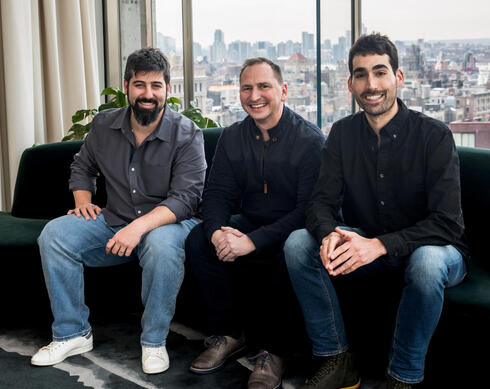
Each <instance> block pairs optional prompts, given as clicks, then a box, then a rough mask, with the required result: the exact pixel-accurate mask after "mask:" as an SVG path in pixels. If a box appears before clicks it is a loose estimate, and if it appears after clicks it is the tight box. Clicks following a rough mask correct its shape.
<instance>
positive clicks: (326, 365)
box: [306, 354, 340, 385]
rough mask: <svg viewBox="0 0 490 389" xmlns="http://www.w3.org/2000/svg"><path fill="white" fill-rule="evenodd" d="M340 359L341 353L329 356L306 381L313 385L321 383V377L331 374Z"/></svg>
mask: <svg viewBox="0 0 490 389" xmlns="http://www.w3.org/2000/svg"><path fill="white" fill-rule="evenodd" d="M339 359H340V354H339V355H333V356H331V357H327V360H326V361H325V362H323V363H322V364H321V365H320V367H319V369H318V370H317V371H316V373H315V375H314V376H313V377H311V378H310V379H308V380H307V381H306V384H311V385H317V384H319V383H320V381H321V379H322V378H323V377H324V376H325V375H327V374H329V373H330V372H331V371H332V370H333V369H334V368H335V366H337V364H338V361H339Z"/></svg>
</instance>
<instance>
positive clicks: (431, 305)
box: [284, 227, 466, 383]
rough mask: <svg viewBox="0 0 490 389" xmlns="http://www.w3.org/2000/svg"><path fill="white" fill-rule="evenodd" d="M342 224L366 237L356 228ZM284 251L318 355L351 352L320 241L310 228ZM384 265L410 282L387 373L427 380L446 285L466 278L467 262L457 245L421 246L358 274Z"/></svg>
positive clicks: (414, 380) (299, 232) (413, 380)
mask: <svg viewBox="0 0 490 389" xmlns="http://www.w3.org/2000/svg"><path fill="white" fill-rule="evenodd" d="M340 228H342V229H348V230H351V231H354V232H357V233H359V234H360V235H362V231H359V230H356V229H352V228H348V227H340ZM284 255H285V258H286V264H287V267H288V271H289V275H290V277H291V281H292V284H293V287H294V290H295V292H296V295H297V296H298V300H299V302H300V304H301V307H302V309H303V314H304V318H305V324H306V329H307V331H308V335H309V336H310V338H311V341H312V343H313V353H314V354H315V355H319V356H329V355H336V354H340V353H341V352H343V351H345V350H347V349H348V344H347V339H346V335H345V330H344V322H343V319H342V314H341V311H340V306H339V301H338V299H337V295H336V293H335V289H334V287H333V285H332V282H331V280H330V276H329V274H328V272H327V271H326V269H325V268H324V266H323V264H322V261H321V259H320V252H319V244H318V242H317V241H316V239H315V238H314V237H313V236H312V235H311V234H310V233H309V232H308V231H307V230H305V229H303V230H297V231H294V232H293V233H292V234H291V235H290V236H289V238H288V240H287V241H286V243H285V246H284ZM383 266H401V267H403V268H404V270H405V273H404V274H405V276H404V277H405V283H406V284H405V286H404V288H403V291H402V297H401V300H400V304H399V306H398V312H397V317H396V322H395V330H394V334H393V338H392V343H391V348H390V354H389V363H388V374H390V375H391V376H392V377H395V378H396V379H398V380H400V381H403V382H407V383H417V382H420V381H422V380H423V378H424V366H425V356H426V353H427V348H428V346H429V342H430V339H431V337H432V334H433V333H434V331H435V328H436V326H437V323H438V321H439V318H440V315H441V311H442V306H443V301H444V289H445V288H447V287H451V286H454V285H457V284H458V283H460V282H461V281H462V280H463V278H464V276H465V275H466V264H465V263H464V261H463V258H462V256H461V254H460V253H459V251H458V250H456V249H455V248H454V247H453V246H422V247H419V248H417V249H416V250H415V251H414V252H413V253H412V254H411V255H410V256H408V257H387V256H383V257H380V258H378V259H377V260H375V261H374V262H372V263H370V264H368V265H366V266H363V267H360V268H358V269H356V270H355V272H363V276H364V275H366V276H369V274H374V273H376V272H379V271H381V270H382V267H383ZM355 272H354V273H355ZM354 273H352V274H354ZM366 336H369V334H366Z"/></svg>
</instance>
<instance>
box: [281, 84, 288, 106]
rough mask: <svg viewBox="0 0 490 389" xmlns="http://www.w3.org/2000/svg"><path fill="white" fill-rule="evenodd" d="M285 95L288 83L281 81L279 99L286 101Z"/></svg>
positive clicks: (286, 94)
mask: <svg viewBox="0 0 490 389" xmlns="http://www.w3.org/2000/svg"><path fill="white" fill-rule="evenodd" d="M286 97H288V84H286V83H283V84H282V86H281V101H282V102H284V101H286Z"/></svg>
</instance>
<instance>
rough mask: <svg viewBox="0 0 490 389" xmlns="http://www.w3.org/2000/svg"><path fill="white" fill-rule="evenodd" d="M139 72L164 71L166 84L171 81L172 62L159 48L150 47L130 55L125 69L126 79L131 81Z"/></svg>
mask: <svg viewBox="0 0 490 389" xmlns="http://www.w3.org/2000/svg"><path fill="white" fill-rule="evenodd" d="M138 72H162V74H163V78H164V80H165V84H168V83H169V82H170V64H169V63H168V60H167V57H165V55H164V54H163V53H162V52H161V51H160V50H159V49H155V48H152V47H148V48H145V49H139V50H136V51H135V52H133V53H131V54H130V55H129V57H128V60H127V61H126V69H125V70H124V81H127V82H129V80H130V79H131V77H133V75H135V74H136V73H138Z"/></svg>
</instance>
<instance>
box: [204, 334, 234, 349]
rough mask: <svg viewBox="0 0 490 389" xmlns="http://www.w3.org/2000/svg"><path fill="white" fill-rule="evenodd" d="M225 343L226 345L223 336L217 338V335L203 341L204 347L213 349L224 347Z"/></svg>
mask: <svg viewBox="0 0 490 389" xmlns="http://www.w3.org/2000/svg"><path fill="white" fill-rule="evenodd" d="M226 343H228V341H227V340H226V338H225V337H224V336H218V335H212V336H209V337H207V338H206V339H205V340H204V346H205V347H213V348H215V347H220V346H221V345H225V344H226Z"/></svg>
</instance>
